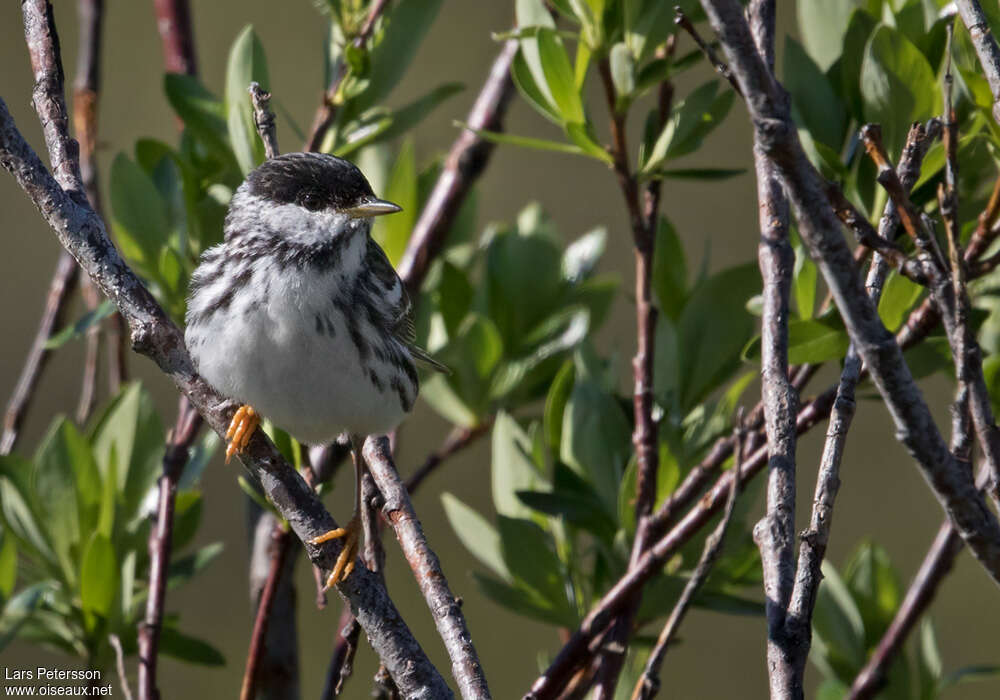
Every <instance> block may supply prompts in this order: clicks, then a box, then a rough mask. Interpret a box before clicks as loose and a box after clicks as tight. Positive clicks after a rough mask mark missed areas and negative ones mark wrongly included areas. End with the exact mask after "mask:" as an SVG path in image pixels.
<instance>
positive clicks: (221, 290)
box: [185, 153, 446, 588]
mask: <svg viewBox="0 0 1000 700" xmlns="http://www.w3.org/2000/svg"><path fill="white" fill-rule="evenodd" d="M398 211H401V208H400V207H399V206H397V205H396V204H393V203H392V202H389V201H386V200H383V199H379V198H378V197H376V196H375V194H374V193H373V191H372V187H371V185H370V184H369V182H368V180H367V179H365V176H364V175H363V174H362V172H361V171H360V170H359V169H358V168H357V166H355V165H354V164H353V163H351V162H350V161H347V160H345V159H343V158H338V157H336V156H333V155H327V154H321V153H289V154H284V155H281V156H277V157H274V158H270V159H268V160H265V161H264V162H263V163H262V164H261V165H260V166H258V167H257V168H256V169H255V170H253V171H251V172H250V173H249V174H248V175H247V177H246V179H245V181H244V182H243V183H242V184H241V185H240V186H239V187H238V188H237V190H236V191H235V192H234V194H233V197H232V199H231V201H230V204H229V209H228V212H227V214H226V218H225V221H224V224H223V232H224V237H223V241H222V243H220V244H218V245H215V246H213V247H211V248H209V249H207V250H206V251H205V252H204V253H203V254H202V256H201V258H200V261H199V264H198V266H197V268H196V269H195V270H194V272H193V273H192V275H191V280H190V284H189V293H188V299H187V311H186V319H185V320H186V329H185V342H186V344H187V346H188V350H189V352H190V354H191V358H192V361H193V363H194V366H195V369H196V370H197V371H198V373H199V374H200V375H201V376H202V378H203V379H204V380H205V381H206V382H208V384H209V385H211V386H212V387H213V388H214V389H216V390H217V391H219V392H220V393H221V394H223V395H225V396H227V397H230V398H232V399H235V400H236V401H237V402H239V408H238V409H237V411H236V413H235V414H234V416H233V418H232V421H231V423H230V426H229V430H228V431H227V434H226V440H227V441H228V445H227V448H226V461H227V462H228V461H229V459H230V457H232V456H233V455H234V454H239V453H241V452H243V451H244V450H245V448H246V445H247V444H248V442H249V440H250V438H251V436H252V435H253V433H254V431H255V430H256V429H257V427H258V425H259V424H260V421H261V419H262V418H266V419H268V420H270V421H271V422H272V423H273V424H274V425H277V426H278V427H280V428H282V429H283V430H285V431H287V432H288V433H289V434H290V435H292V436H293V437H294V438H296V439H297V440H299V441H300V442H303V443H307V444H319V443H325V442H329V441H332V440H334V439H336V438H337V437H338V436H339V435H341V434H343V433H345V432H346V433H347V434H348V435H349V436H350V442H351V448H352V452H353V458H354V467H355V501H354V513H353V515H352V517H351V520H350V521H349V523H348V524H347V526H346V527H342V528H337V529H336V530H331V531H330V532H327V533H325V534H323V535H320V536H319V537H316V538H313V539H312V543H313V544H321V543H323V542H327V541H329V540H332V539H337V538H343V539H344V547H343V549H342V550H341V553H340V556H339V557H338V559H337V562H336V563H335V565H334V567H333V569H332V571H331V573H330V575H329V577H328V579H327V583H326V586H327V588H329V587H331V586H333V585H335V584H337V583H339V582H341V581H343V580H345V579H346V578H347V577H348V576H350V574H351V572H352V571H353V569H354V562H355V559H356V556H357V551H358V540H359V535H360V531H361V522H360V512H361V481H362V478H363V476H364V470H365V469H366V467H365V463H364V458H363V455H362V454H361V446H362V444H363V442H364V439H365V437H367V436H370V435H380V434H384V433H387V432H389V431H392V430H393V429H395V428H396V426H398V425H399V423H400V422H401V421H402V419H403V417H404V416H405V415H406V414H407V413H409V412H410V410H411V409H412V408H413V404H414V401H415V400H416V397H417V392H418V390H419V385H420V383H419V377H418V373H417V367H416V363H417V362H420V363H422V364H425V365H428V366H430V367H431V368H433V369H435V370H440V371H446V369H445V367H444V366H443V365H441V364H440V363H438V362H437V361H435V360H434V359H433V358H432V357H431V356H430V355H429V354H428V353H426V352H425V351H424V350H422V349H421V348H420V347H418V346H417V345H416V343H415V332H414V325H413V316H412V305H411V302H410V299H409V297H408V296H407V293H406V288H405V286H404V284H403V282H402V281H401V280H400V278H399V276H398V275H397V274H396V271H395V270H394V269H393V267H392V264H391V263H390V261H389V259H388V257H387V256H386V254H385V252H384V251H383V250H382V248H381V247H380V246H379V244H378V243H377V242H376V241H375V240H374V239H373V238H372V237H371V230H372V221H373V218H374V217H376V216H383V215H387V214H392V213H395V212H398Z"/></svg>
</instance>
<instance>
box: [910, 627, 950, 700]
mask: <svg viewBox="0 0 1000 700" xmlns="http://www.w3.org/2000/svg"><path fill="white" fill-rule="evenodd" d="M919 642H920V644H919V646H918V647H917V662H918V664H919V668H920V673H921V675H922V676H924V677H923V678H922V681H923V682H924V683H926V684H927V686H929V687H930V688H935V686H937V681H938V679H939V678H941V674H942V672H943V671H944V664H943V663H942V661H941V652H940V650H938V645H937V639H936V638H935V635H934V624H933V623H932V622H931V620H930V618H929V617H924V619H923V620H922V621H921V623H920V638H919Z"/></svg>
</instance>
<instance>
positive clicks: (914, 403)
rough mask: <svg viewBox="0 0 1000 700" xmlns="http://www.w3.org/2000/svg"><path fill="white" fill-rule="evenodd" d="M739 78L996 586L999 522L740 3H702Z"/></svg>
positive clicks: (849, 322) (876, 373) (878, 364)
mask: <svg viewBox="0 0 1000 700" xmlns="http://www.w3.org/2000/svg"><path fill="white" fill-rule="evenodd" d="M702 5H703V7H704V8H705V11H706V13H707V14H708V17H709V20H710V22H711V23H712V26H713V27H714V28H715V30H716V32H717V33H718V34H719V36H720V38H721V41H722V44H723V46H724V48H725V50H726V53H727V56H728V57H729V63H730V66H731V67H732V69H733V72H734V74H735V75H736V77H737V80H738V81H739V83H740V85H741V87H742V88H743V93H744V94H745V95H746V96H747V106H748V108H749V110H750V115H751V117H752V119H753V122H754V127H755V130H756V134H757V138H758V141H759V143H760V144H761V146H762V148H763V149H764V152H765V153H767V155H768V157H769V158H771V159H772V160H773V162H774V164H775V165H776V167H777V169H778V172H779V174H780V176H781V179H782V181H783V183H784V185H785V190H786V192H787V193H788V195H789V198H790V200H791V202H792V205H793V208H794V210H795V215H796V219H797V221H798V224H799V232H800V234H801V235H802V238H803V241H804V242H805V243H806V245H807V247H808V249H809V253H810V255H811V256H812V258H813V259H814V260H815V261H816V263H817V266H818V267H819V269H820V271H821V272H822V274H823V277H824V279H825V280H826V282H827V284H828V285H829V287H830V289H831V291H832V293H833V297H834V300H835V302H836V304H837V307H838V309H839V310H840V314H841V316H842V317H843V319H844V324H845V326H846V327H847V330H848V333H849V335H850V337H851V340H852V341H853V342H854V343H855V344H856V346H857V348H858V352H859V354H860V355H861V357H862V359H863V360H864V362H865V364H866V365H867V366H868V367H869V370H870V372H871V374H872V378H873V379H874V380H875V384H876V386H877V387H878V389H879V392H880V393H881V395H882V398H883V400H884V401H885V403H886V406H887V407H888V408H889V411H890V413H891V414H892V417H893V420H894V422H895V424H896V429H897V435H898V438H899V439H900V441H901V442H902V443H903V444H904V445H906V447H907V449H908V450H909V452H910V454H911V455H912V456H913V458H914V459H915V460H916V461H917V463H918V465H919V466H920V468H921V471H922V473H923V475H924V477H925V478H926V479H927V481H928V483H929V484H930V486H931V488H932V490H933V491H934V494H935V496H936V497H937V498H938V500H939V502H940V503H941V505H942V507H943V508H944V509H945V511H946V512H947V513H948V515H949V517H950V518H951V519H952V521H953V522H955V524H956V526H957V528H958V530H959V531H960V532H961V533H962V537H963V539H965V541H966V542H967V544H968V545H969V548H970V549H971V550H972V551H973V553H974V554H975V556H976V558H977V559H978V560H979V561H980V563H981V564H982V565H983V566H984V568H986V570H987V571H988V572H989V573H990V575H991V576H992V577H993V579H994V580H995V581H997V582H998V583H1000V524H998V522H997V519H996V517H995V516H994V515H993V513H991V512H990V510H989V509H988V508H987V506H986V503H985V502H984V501H983V499H982V497H981V496H980V494H979V493H978V492H977V491H976V488H975V485H974V484H973V481H972V476H971V474H968V473H967V472H964V471H963V470H962V469H961V468H960V467H959V465H958V464H957V462H956V461H955V459H954V457H953V455H952V454H951V452H950V451H949V450H948V446H947V445H946V444H945V442H944V440H943V438H942V437H941V433H940V431H939V430H938V428H937V426H936V425H935V424H934V421H933V418H932V417H931V414H930V411H929V409H928V407H927V404H926V403H925V402H924V400H923V397H922V395H921V393H920V390H919V388H918V387H917V385H916V382H915V381H914V380H913V376H912V375H911V374H910V371H909V368H908V367H907V365H906V363H905V361H904V360H903V356H902V352H901V351H900V348H899V345H898V344H897V343H896V341H895V339H894V338H893V337H892V335H891V334H890V333H889V331H888V330H886V328H885V326H883V325H882V323H881V321H880V320H879V318H878V314H877V312H876V309H875V306H874V305H873V304H872V303H871V300H870V299H869V298H868V297H867V295H865V294H864V291H863V289H862V287H861V284H860V281H859V280H858V276H857V273H856V270H855V264H854V259H853V256H852V255H851V252H850V250H849V249H848V247H847V245H846V244H845V242H844V240H843V238H842V236H841V235H840V233H839V230H838V228H839V224H838V222H837V219H836V217H835V216H834V214H833V212H832V210H831V209H830V207H829V206H827V205H826V203H825V201H824V197H823V188H822V184H821V178H820V176H819V174H818V173H817V172H816V170H815V169H814V168H813V166H812V165H811V164H810V163H809V160H808V158H807V157H806V155H805V153H804V152H803V150H802V146H801V144H800V143H799V141H798V136H797V133H796V130H795V127H794V125H793V123H792V121H791V118H790V115H789V113H788V109H787V104H786V103H785V101H784V100H783V99H782V98H780V97H779V96H780V95H781V94H782V89H781V87H780V86H779V85H778V84H777V83H776V82H775V80H774V77H773V76H772V75H771V73H770V72H769V71H768V69H767V67H766V66H765V65H764V63H763V62H762V61H761V59H760V56H759V55H758V54H757V53H756V50H755V48H754V44H753V40H752V38H751V36H750V31H749V28H748V27H747V24H746V20H745V19H744V17H743V12H742V8H741V7H740V5H739V3H737V2H735V0H703V1H702Z"/></svg>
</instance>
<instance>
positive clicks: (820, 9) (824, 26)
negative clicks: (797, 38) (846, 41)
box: [796, 0, 860, 71]
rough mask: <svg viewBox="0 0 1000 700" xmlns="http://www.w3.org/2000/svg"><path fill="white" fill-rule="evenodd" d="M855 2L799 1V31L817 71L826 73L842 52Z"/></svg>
mask: <svg viewBox="0 0 1000 700" xmlns="http://www.w3.org/2000/svg"><path fill="white" fill-rule="evenodd" d="M858 4H860V3H859V2H858V0H802V2H800V3H799V5H798V7H797V11H796V15H798V19H799V31H801V32H802V38H803V41H804V42H805V45H806V48H807V49H808V50H809V55H810V56H812V58H813V60H814V61H816V63H817V65H818V66H819V68H820V70H823V71H825V70H827V69H828V68H829V67H830V66H831V65H833V63H834V61H836V60H837V59H838V58H839V57H840V55H841V51H842V49H843V46H842V42H843V38H844V32H845V31H846V30H847V23H848V21H849V20H850V17H851V13H852V12H853V11H854V8H855V7H856V6H857V5H858Z"/></svg>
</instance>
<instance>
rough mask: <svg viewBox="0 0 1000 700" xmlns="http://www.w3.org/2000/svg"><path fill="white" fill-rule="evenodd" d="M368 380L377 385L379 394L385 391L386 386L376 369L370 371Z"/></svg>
mask: <svg viewBox="0 0 1000 700" xmlns="http://www.w3.org/2000/svg"><path fill="white" fill-rule="evenodd" d="M368 379H370V380H371V383H372V384H374V385H375V388H376V389H378V391H379V393H382V392H383V391H385V384H383V383H382V380H381V379H380V378H379V376H378V372H376V371H375V370H374V369H369V370H368Z"/></svg>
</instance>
